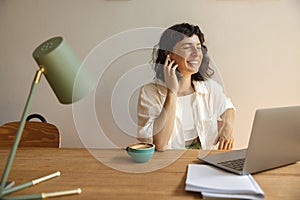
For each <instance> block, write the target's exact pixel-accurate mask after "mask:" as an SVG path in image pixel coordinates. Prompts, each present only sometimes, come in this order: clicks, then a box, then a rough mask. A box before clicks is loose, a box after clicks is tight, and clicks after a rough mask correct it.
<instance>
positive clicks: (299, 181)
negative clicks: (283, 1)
mask: <svg viewBox="0 0 300 200" xmlns="http://www.w3.org/2000/svg"><path fill="white" fill-rule="evenodd" d="M91 152H92V154H93V155H91ZM8 153H9V150H6V149H0V161H1V162H0V170H1V171H3V169H4V165H5V163H6V159H7V156H8ZM198 154H199V151H197V150H187V151H185V152H182V151H166V152H155V155H154V157H153V158H152V159H151V160H150V161H149V162H147V163H143V164H141V163H135V162H133V161H132V159H131V158H130V157H129V156H128V155H127V154H126V152H125V151H124V150H121V149H120V150H119V149H114V150H112V149H101V150H93V151H90V152H89V151H88V150H86V149H53V148H22V149H19V150H18V151H17V155H16V158H15V160H14V163H13V166H12V169H11V172H10V175H9V180H14V181H15V182H16V184H21V183H25V182H28V181H30V180H32V179H36V178H39V177H42V176H45V175H47V174H51V173H54V172H55V171H61V173H62V175H61V176H60V177H57V178H54V179H52V180H49V181H47V182H44V183H41V184H38V185H35V186H33V187H30V188H27V189H24V190H21V191H18V192H15V193H13V195H21V194H33V193H41V192H54V191H60V190H69V189H76V188H81V189H82V193H81V194H79V195H71V196H64V197H57V198H53V199H71V200H72V199H74V200H75V199H85V200H93V199H95V200H98V199H109V200H114V199H130V200H133V199H159V200H161V199H172V200H173V199H175V200H176V199H201V194H200V193H195V192H186V191H185V189H184V188H185V179H186V172H187V165H188V164H189V163H199V161H198V160H197V156H198ZM1 173H2V172H1ZM254 178H255V180H256V181H257V182H258V184H259V185H260V186H261V188H262V189H263V190H264V192H265V194H266V198H265V199H271V200H273V199H285V200H286V199H291V200H295V199H300V164H299V163H297V164H293V165H289V166H285V167H282V168H277V169H273V170H269V171H266V172H262V173H258V174H255V175H254ZM8 196H9V195H8Z"/></svg>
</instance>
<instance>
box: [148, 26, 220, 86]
mask: <svg viewBox="0 0 300 200" xmlns="http://www.w3.org/2000/svg"><path fill="white" fill-rule="evenodd" d="M193 35H197V36H198V38H199V40H200V43H201V50H202V54H203V58H202V62H201V65H200V68H199V71H198V72H197V73H195V74H193V75H192V80H196V81H204V80H207V79H208V78H210V77H211V76H212V75H213V74H214V70H213V69H212V68H211V67H210V66H209V57H208V55H207V51H208V49H207V47H206V46H205V44H204V42H205V38H204V34H203V33H202V32H201V30H200V28H199V27H198V26H194V25H191V24H188V23H182V24H176V25H173V26H171V27H170V28H168V29H166V30H165V31H164V32H163V34H162V35H161V37H160V40H159V43H158V44H157V45H156V46H155V47H154V48H153V53H152V62H153V63H154V70H155V72H156V78H158V79H160V80H162V81H165V80H164V63H165V60H166V57H167V54H168V52H173V47H174V46H175V45H176V43H177V42H179V41H181V40H183V38H184V37H185V36H187V37H192V36H193ZM176 75H177V78H178V79H180V73H179V72H178V71H177V72H176Z"/></svg>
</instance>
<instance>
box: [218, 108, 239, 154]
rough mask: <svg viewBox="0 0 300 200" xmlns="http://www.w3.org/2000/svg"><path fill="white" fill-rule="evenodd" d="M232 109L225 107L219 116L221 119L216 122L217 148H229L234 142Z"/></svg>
mask: <svg viewBox="0 0 300 200" xmlns="http://www.w3.org/2000/svg"><path fill="white" fill-rule="evenodd" d="M234 117H235V111H234V109H227V110H226V111H225V113H224V114H223V115H222V116H221V118H222V121H221V122H218V130H219V134H218V136H217V138H216V140H215V144H217V143H218V142H219V146H218V149H220V150H231V149H232V147H233V143H234V138H233V126H234Z"/></svg>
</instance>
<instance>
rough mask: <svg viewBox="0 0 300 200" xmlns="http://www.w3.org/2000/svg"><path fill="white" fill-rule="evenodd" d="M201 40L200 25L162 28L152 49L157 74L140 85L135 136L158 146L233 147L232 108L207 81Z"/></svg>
mask: <svg viewBox="0 0 300 200" xmlns="http://www.w3.org/2000/svg"><path fill="white" fill-rule="evenodd" d="M204 42H205V39H204V34H203V33H202V32H201V30H200V29H199V27H198V26H194V25H191V24H187V23H183V24H176V25H174V26H172V27H170V28H168V29H167V30H165V31H164V33H163V34H162V36H161V38H160V41H159V44H158V48H157V49H154V53H153V62H154V69H155V72H156V78H155V80H154V81H153V82H151V83H148V84H146V85H144V86H143V87H142V88H141V89H140V93H139V100H138V113H137V115H138V137H139V140H140V141H143V142H152V143H154V144H155V146H156V150H159V151H164V150H166V149H172V148H175V149H184V148H197V149H200V148H202V149H211V148H212V147H213V146H214V145H215V144H217V143H218V142H219V149H231V148H232V145H233V123H234V116H235V109H234V106H233V105H232V103H231V101H230V99H229V98H227V97H226V96H225V94H224V92H223V88H222V87H221V86H220V85H219V84H218V83H216V82H215V81H213V80H212V79H211V77H212V75H213V74H214V70H213V69H212V68H211V67H210V66H209V57H208V55H207V47H206V46H205V44H204ZM218 124H221V126H218Z"/></svg>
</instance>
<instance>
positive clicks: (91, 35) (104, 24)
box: [0, 0, 300, 148]
mask: <svg viewBox="0 0 300 200" xmlns="http://www.w3.org/2000/svg"><path fill="white" fill-rule="evenodd" d="M299 10H300V1H297V0H188V1H179V0H177V1H174V0H163V1H161V0H151V1H147V0H128V1H126V0H120V1H117V0H111V1H109V0H107V1H105V0H93V1H92V0H89V1H83V0H72V1H71V0H51V1H40V0H22V1H19V0H9V1H8V0H1V1H0V44H1V48H0V70H1V74H0V77H1V78H0V85H1V87H0V94H1V98H0V111H1V114H0V123H1V124H2V123H4V122H7V121H17V120H19V118H20V116H21V113H22V110H23V107H24V104H25V99H26V97H27V94H28V90H29V87H30V84H31V80H32V79H33V75H34V71H35V70H36V69H37V66H36V64H35V62H34V60H33V59H32V56H31V53H32V51H33V50H34V48H35V47H36V46H37V45H38V44H40V43H41V42H42V41H44V40H46V39H48V38H50V37H52V36H56V35H62V36H64V37H65V38H66V40H67V41H68V43H69V44H70V45H71V46H72V47H73V49H74V51H75V52H77V54H78V55H79V56H80V57H81V58H82V59H83V58H85V56H87V55H88V54H89V52H90V51H91V50H92V49H93V48H94V47H95V46H96V45H97V44H98V43H100V42H102V41H104V40H105V39H107V38H108V37H110V36H112V35H114V34H117V33H120V32H122V31H126V30H130V29H133V28H140V27H162V28H165V27H168V26H169V25H173V24H174V23H178V22H190V23H193V24H198V25H200V27H201V28H202V30H203V31H204V33H205V35H206V39H207V46H208V48H209V51H210V54H211V55H212V56H213V58H214V61H215V62H216V63H217V65H218V68H219V70H220V73H221V74H222V78H223V81H224V84H225V89H226V92H227V94H228V95H229V96H230V97H231V99H232V101H233V103H234V104H235V106H236V107H237V117H236V125H235V135H236V136H235V138H236V140H235V141H236V142H235V148H242V147H245V146H247V141H248V138H249V134H250V129H251V123H252V119H253V114H254V111H255V109H256V108H261V107H272V106H287V105H296V104H300V92H299V86H300V78H299V74H300V67H299V66H300V56H299V53H300V39H299V35H300V12H299ZM111 48H112V49H113V48H117V47H116V46H113V47H111ZM129 58H130V56H129ZM146 58H147V56H146V57H145V63H146V62H148V60H147V59H146ZM132 59H134V56H133V57H132ZM103 81H104V82H103V84H105V85H108V84H110V80H109V79H108V80H103ZM98 95H99V94H98ZM101 95H103V96H104V95H105V94H101ZM101 95H100V96H101ZM97 98H99V96H97ZM100 99H101V98H100ZM100 101H101V100H99V101H97V103H98V104H101V103H99V102H100ZM100 106H101V105H100ZM31 112H32V113H36V112H37V113H41V114H43V115H44V116H46V118H47V119H48V121H49V122H51V123H54V124H56V125H57V126H58V127H59V128H60V131H61V133H62V146H63V147H80V146H81V142H80V139H79V137H78V135H77V133H76V129H75V125H74V121H73V117H72V106H70V105H67V106H64V105H61V104H59V103H58V101H57V99H56V97H55V96H54V94H53V92H52V91H51V89H50V87H49V86H48V84H47V82H46V80H45V79H43V80H42V81H41V83H40V86H39V88H38V90H37V93H36V95H35V97H34V101H33V105H32V109H31ZM85 120H87V121H88V120H89V119H88V118H87V119H85ZM86 131H87V132H89V131H90V130H86ZM270 140H271V138H270ZM101 146H102V147H106V146H108V143H107V141H106V140H103V142H101Z"/></svg>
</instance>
